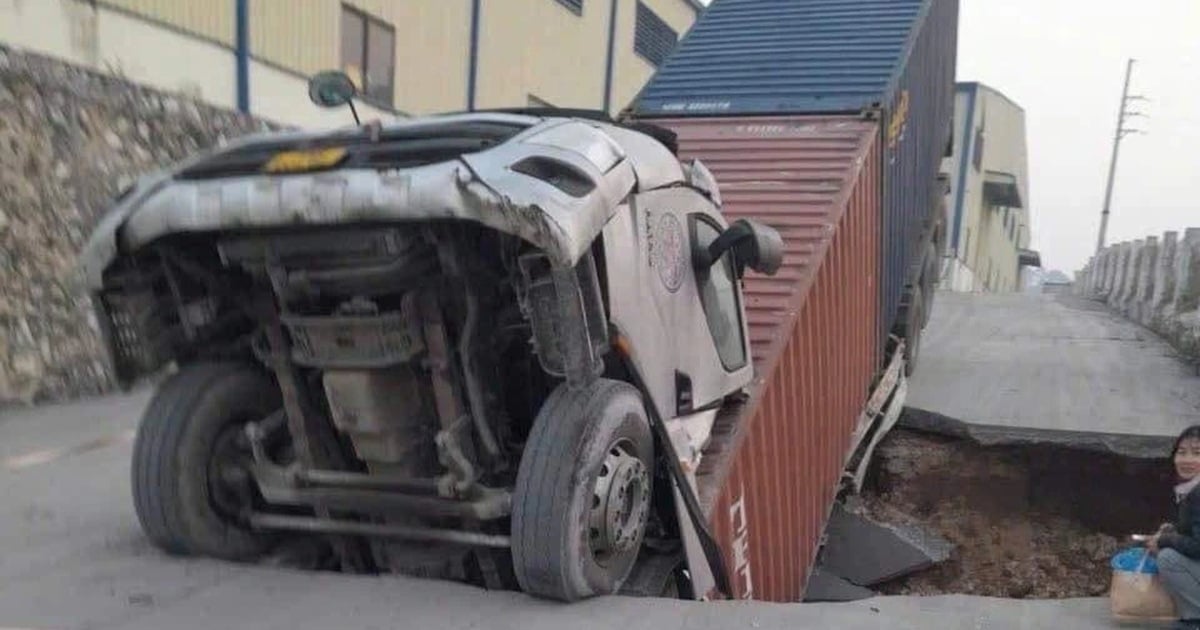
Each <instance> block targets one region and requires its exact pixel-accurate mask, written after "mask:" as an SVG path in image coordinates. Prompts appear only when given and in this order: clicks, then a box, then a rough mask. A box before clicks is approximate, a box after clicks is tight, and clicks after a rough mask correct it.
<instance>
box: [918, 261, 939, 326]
mask: <svg viewBox="0 0 1200 630" xmlns="http://www.w3.org/2000/svg"><path fill="white" fill-rule="evenodd" d="M925 255H926V258H925V270H924V271H923V272H922V277H921V295H922V296H923V297H924V303H923V304H922V305H921V328H925V327H926V326H928V325H929V317H930V316H931V315H932V314H933V294H934V290H935V289H936V287H937V283H938V275H939V271H941V269H940V267H941V259H940V258H938V253H937V246H936V245H934V244H933V243H930V244H929V247H928V249H927V250H926V254H925Z"/></svg>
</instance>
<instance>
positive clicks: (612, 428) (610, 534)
mask: <svg viewBox="0 0 1200 630" xmlns="http://www.w3.org/2000/svg"><path fill="white" fill-rule="evenodd" d="M653 476H654V439H653V437H652V434H651V432H650V424H649V422H648V421H647V419H646V410H645V407H644V404H643V402H642V397H641V394H639V393H638V391H637V389H635V388H634V387H632V386H630V385H628V384H626V383H622V382H619V381H613V380H608V379H599V380H597V381H595V382H593V383H591V384H589V385H586V386H583V387H569V386H568V385H567V384H565V383H564V384H561V385H559V386H558V388H557V389H555V390H554V391H553V392H552V393H551V394H550V396H549V398H547V399H546V402H545V404H543V405H542V408H541V410H540V411H539V412H538V415H537V418H536V419H535V420H534V424H533V430H532V431H531V432H530V435H529V440H528V441H527V442H526V444H525V452H524V454H523V455H522V457H521V464H520V467H519V468H518V470H517V482H516V488H515V489H514V492H513V515H512V552H513V571H514V573H515V574H516V577H517V582H518V583H519V584H520V585H521V588H522V589H523V590H524V591H525V592H527V593H530V594H532V595H537V596H540V597H546V598H550V599H557V600H562V601H576V600H580V599H585V598H588V597H592V596H595V595H608V594H612V593H616V592H617V591H618V590H620V588H621V585H622V583H624V581H625V579H626V578H627V577H628V576H629V573H630V571H631V570H632V569H633V565H634V561H635V560H636V559H637V556H638V550H639V549H640V547H641V546H642V538H643V536H644V534H645V529H646V519H647V517H648V516H649V513H650V505H651V503H650V499H651V497H650V495H651V491H652V486H653V481H652V480H653Z"/></svg>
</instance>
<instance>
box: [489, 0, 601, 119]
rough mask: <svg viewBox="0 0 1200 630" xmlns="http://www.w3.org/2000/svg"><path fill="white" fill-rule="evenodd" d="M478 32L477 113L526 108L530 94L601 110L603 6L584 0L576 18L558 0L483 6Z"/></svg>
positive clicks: (498, 1) (493, 0) (501, 0)
mask: <svg viewBox="0 0 1200 630" xmlns="http://www.w3.org/2000/svg"><path fill="white" fill-rule="evenodd" d="M480 31H481V37H480V42H479V78H478V84H477V85H478V91H477V98H476V106H477V107H479V108H487V107H503V106H525V105H526V104H527V103H528V102H529V95H530V94H532V95H534V96H536V97H537V98H540V99H542V100H544V101H548V102H550V103H552V104H554V105H556V106H559V107H590V108H599V107H601V106H602V105H603V100H604V72H605V66H606V54H607V50H608V2H606V1H603V0H584V2H583V15H577V14H576V13H574V12H573V11H572V10H570V9H569V8H567V7H566V6H564V5H563V4H561V3H559V2H558V1H557V0H483V9H482V11H481V23H480Z"/></svg>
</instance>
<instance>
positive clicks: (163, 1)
mask: <svg viewBox="0 0 1200 630" xmlns="http://www.w3.org/2000/svg"><path fill="white" fill-rule="evenodd" d="M39 1H41V2H45V1H46V0H39ZM100 4H107V5H109V6H112V7H116V8H119V9H124V10H125V11H130V12H132V13H136V14H138V15H144V16H146V17H149V18H151V19H154V20H157V21H159V22H162V23H164V24H169V25H171V26H173V27H175V28H178V29H180V30H183V31H186V32H189V33H195V34H197V35H201V36H204V37H207V38H209V39H213V40H216V41H218V42H220V43H222V44H225V45H226V46H233V31H234V15H233V12H234V3H233V0H219V1H216V2H214V1H212V0H208V1H206V2H194V1H187V0H102V1H101V2H100Z"/></svg>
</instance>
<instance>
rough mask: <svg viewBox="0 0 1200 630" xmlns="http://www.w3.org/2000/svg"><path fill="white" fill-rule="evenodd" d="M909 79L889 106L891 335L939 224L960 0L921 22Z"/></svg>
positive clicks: (886, 295)
mask: <svg viewBox="0 0 1200 630" xmlns="http://www.w3.org/2000/svg"><path fill="white" fill-rule="evenodd" d="M916 29H917V30H916V31H915V38H914V41H913V43H912V47H911V53H910V55H909V58H908V60H907V62H906V65H905V66H904V73H903V74H902V75H901V76H900V79H899V81H898V83H897V84H896V90H895V93H894V95H893V96H892V97H891V98H892V100H891V102H890V103H888V104H887V111H886V115H885V118H884V126H883V135H884V151H883V159H884V163H885V169H884V173H883V191H884V192H883V234H884V242H883V270H882V271H883V299H882V302H883V318H882V326H883V328H884V332H885V333H886V331H887V330H890V328H891V326H892V324H893V323H894V322H895V317H896V314H897V311H898V310H899V308H900V300H901V297H902V295H903V293H904V287H905V285H906V284H908V283H910V282H913V281H915V280H916V272H917V271H919V265H920V263H921V260H923V258H922V257H923V256H924V252H923V251H922V250H921V249H920V246H921V244H922V243H923V241H922V234H924V233H926V231H927V230H928V229H929V227H930V226H931V221H933V220H935V219H937V218H938V216H937V210H938V208H939V205H938V202H939V201H940V199H941V196H942V193H941V191H940V190H938V189H937V187H936V186H937V176H938V171H939V170H940V169H941V164H942V157H943V155H944V154H945V153H946V149H947V145H948V143H949V142H950V133H951V127H952V126H953V124H954V71H955V51H956V49H957V46H958V0H931V1H930V2H929V3H928V5H926V7H925V11H924V12H923V15H922V21H920V22H918V25H917V27H916Z"/></svg>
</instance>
